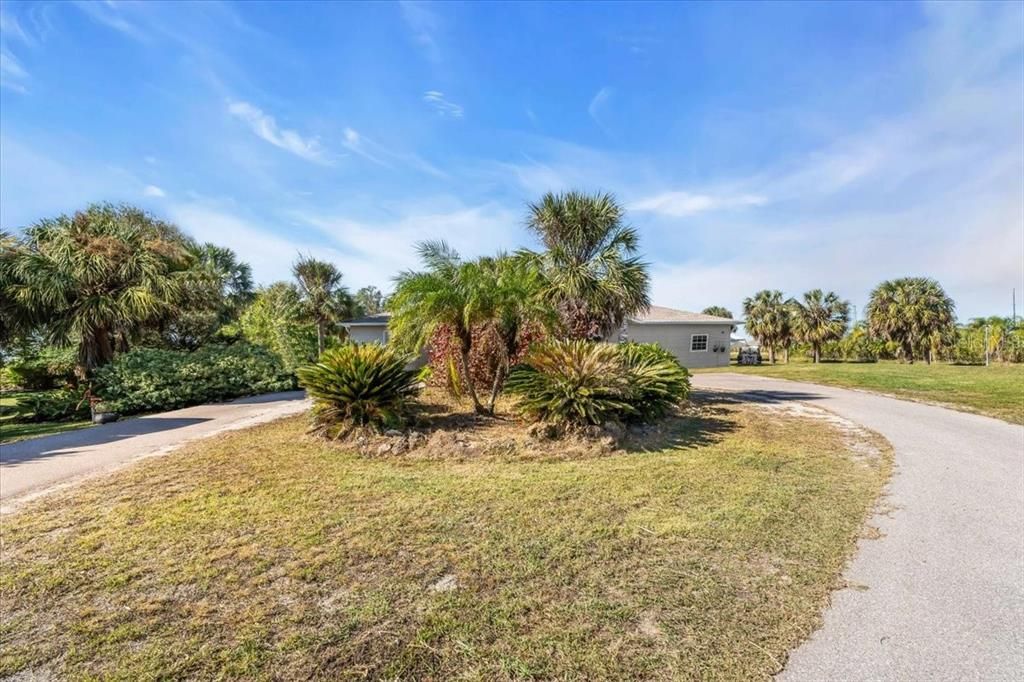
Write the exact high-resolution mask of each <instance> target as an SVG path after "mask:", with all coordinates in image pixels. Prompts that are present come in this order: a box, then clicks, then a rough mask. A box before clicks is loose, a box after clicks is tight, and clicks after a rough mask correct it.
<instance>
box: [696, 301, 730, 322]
mask: <svg viewBox="0 0 1024 682" xmlns="http://www.w3.org/2000/svg"><path fill="white" fill-rule="evenodd" d="M700 312H701V314H702V315H714V316H715V317H724V318H727V319H730V320H731V319H732V317H733V315H732V311H731V310H729V309H728V308H726V307H725V306H720V305H712V306H708V307H707V308H705V309H704V310H702V311H700Z"/></svg>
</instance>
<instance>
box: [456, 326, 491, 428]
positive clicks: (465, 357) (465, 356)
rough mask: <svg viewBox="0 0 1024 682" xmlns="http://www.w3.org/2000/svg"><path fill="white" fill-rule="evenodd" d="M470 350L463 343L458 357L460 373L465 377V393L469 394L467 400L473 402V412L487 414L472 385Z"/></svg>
mask: <svg viewBox="0 0 1024 682" xmlns="http://www.w3.org/2000/svg"><path fill="white" fill-rule="evenodd" d="M470 348H471V346H469V345H468V344H465V343H463V344H462V346H461V352H460V353H459V357H460V358H462V373H463V374H464V375H465V376H466V391H468V392H469V398H470V400H472V401H473V410H474V411H476V413H477V414H487V409H486V408H485V407H484V406H483V405H481V404H480V398H479V397H477V394H476V386H475V385H474V384H473V375H472V374H470V371H469V351H470Z"/></svg>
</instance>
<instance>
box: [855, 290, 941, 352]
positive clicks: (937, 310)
mask: <svg viewBox="0 0 1024 682" xmlns="http://www.w3.org/2000/svg"><path fill="white" fill-rule="evenodd" d="M955 310H956V306H955V305H954V303H953V299H951V298H950V297H949V296H947V295H946V292H945V291H944V290H943V289H942V287H941V286H940V285H939V283H938V282H936V281H935V280H934V279H930V278H928V277H903V278H900V279H893V280H888V281H885V282H882V283H881V284H879V285H878V286H877V287H875V289H874V291H872V292H871V299H870V300H869V301H868V306H867V310H866V316H867V320H868V327H869V328H870V330H871V333H872V334H874V335H875V336H878V337H881V338H883V339H885V340H886V341H890V342H892V343H895V344H896V345H898V346H899V347H900V349H901V350H902V354H903V357H905V358H906V359H907V361H908V362H910V363H913V362H914V355H915V354H916V353H917V352H918V351H922V353H921V354H922V355H923V357H924V358H925V359H926V360H927V361H928V362H931V347H932V346H933V345H934V342H935V341H936V340H939V339H942V338H945V337H947V336H948V334H949V331H950V330H951V329H952V328H953V327H954V325H955V324H956V312H955Z"/></svg>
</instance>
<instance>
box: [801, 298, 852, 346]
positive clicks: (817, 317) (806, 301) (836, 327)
mask: <svg viewBox="0 0 1024 682" xmlns="http://www.w3.org/2000/svg"><path fill="white" fill-rule="evenodd" d="M789 305H790V307H791V309H792V311H793V312H792V316H791V319H792V328H793V335H794V336H795V337H796V339H797V340H798V341H800V342H802V343H808V344H810V346H811V351H812V353H813V357H814V362H815V363H818V362H821V346H822V344H825V343H828V342H829V341H838V340H839V339H841V338H843V334H845V333H846V327H847V325H849V323H850V302H849V301H844V300H842V299H840V298H839V296H838V295H836V293H835V292H833V291H829V292H828V293H825V292H823V291H822V290H821V289H811V290H810V291H808V292H807V293H805V294H804V296H803V301H800V300H797V299H792V300H791V301H790V302H789Z"/></svg>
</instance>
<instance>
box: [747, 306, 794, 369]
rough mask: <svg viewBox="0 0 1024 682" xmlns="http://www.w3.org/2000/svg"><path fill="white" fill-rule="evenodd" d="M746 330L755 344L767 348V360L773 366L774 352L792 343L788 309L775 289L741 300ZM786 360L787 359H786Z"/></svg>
mask: <svg viewBox="0 0 1024 682" xmlns="http://www.w3.org/2000/svg"><path fill="white" fill-rule="evenodd" d="M743 317H744V319H745V323H744V326H745V327H746V330H747V331H748V332H749V333H750V334H751V335H752V336H753V337H754V338H756V339H757V342H758V343H759V344H761V345H762V346H766V347H767V348H768V359H769V362H771V364H773V365H774V364H775V350H776V349H777V348H779V347H785V348H788V347H789V344H790V343H791V342H792V321H791V319H790V308H789V307H788V306H787V305H786V302H785V301H784V300H783V298H782V292H781V291H778V290H777V289H762V290H761V291H758V292H757V293H756V294H754V295H753V296H750V297H748V298H745V299H743ZM787 359H788V358H787Z"/></svg>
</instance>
